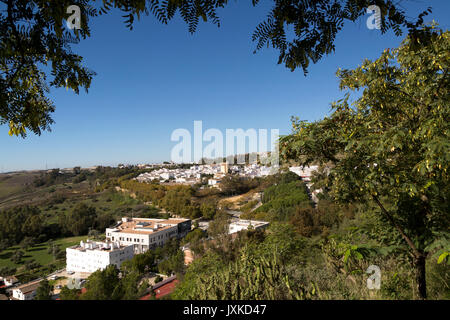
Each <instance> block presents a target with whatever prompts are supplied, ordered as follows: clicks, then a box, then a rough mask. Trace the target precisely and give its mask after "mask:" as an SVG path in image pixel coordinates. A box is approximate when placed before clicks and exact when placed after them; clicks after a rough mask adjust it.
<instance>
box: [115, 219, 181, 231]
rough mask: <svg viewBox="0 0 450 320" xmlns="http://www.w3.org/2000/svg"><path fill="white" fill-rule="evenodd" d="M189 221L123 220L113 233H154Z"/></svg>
mask: <svg viewBox="0 0 450 320" xmlns="http://www.w3.org/2000/svg"><path fill="white" fill-rule="evenodd" d="M188 220H189V219H173V218H170V219H146V218H132V219H130V218H127V217H124V218H122V221H120V222H119V223H118V224H117V225H116V226H115V227H114V228H112V230H111V231H112V232H123V233H136V234H138V233H141V234H142V233H145V234H149V233H153V232H159V231H161V230H166V229H169V228H171V227H174V226H176V225H178V224H179V223H182V222H185V221H188Z"/></svg>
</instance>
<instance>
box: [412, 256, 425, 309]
mask: <svg viewBox="0 0 450 320" xmlns="http://www.w3.org/2000/svg"><path fill="white" fill-rule="evenodd" d="M425 263H426V255H425V254H423V253H421V254H420V255H419V256H416V257H415V258H414V267H415V269H416V270H415V271H416V285H417V292H418V295H419V299H422V300H423V299H426V298H427V281H426V277H425V275H426V272H425Z"/></svg>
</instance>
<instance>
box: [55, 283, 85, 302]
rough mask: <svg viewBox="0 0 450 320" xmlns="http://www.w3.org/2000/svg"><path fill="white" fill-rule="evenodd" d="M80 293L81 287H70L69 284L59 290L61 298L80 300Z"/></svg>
mask: <svg viewBox="0 0 450 320" xmlns="http://www.w3.org/2000/svg"><path fill="white" fill-rule="evenodd" d="M80 293H81V290H80V289H69V288H68V287H67V286H64V287H62V288H61V291H60V292H59V298H60V299H61V300H78V299H79V296H80Z"/></svg>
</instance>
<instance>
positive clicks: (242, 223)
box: [228, 219, 269, 234]
mask: <svg viewBox="0 0 450 320" xmlns="http://www.w3.org/2000/svg"><path fill="white" fill-rule="evenodd" d="M268 225H269V222H266V221H256V220H241V219H239V220H235V221H232V222H231V223H230V225H229V229H228V234H232V233H236V232H239V231H242V230H249V229H253V230H256V229H261V228H266V227H267V226H268Z"/></svg>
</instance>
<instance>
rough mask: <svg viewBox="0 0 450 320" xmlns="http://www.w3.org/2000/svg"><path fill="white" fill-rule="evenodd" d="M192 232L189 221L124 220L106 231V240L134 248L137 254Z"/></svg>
mask: <svg viewBox="0 0 450 320" xmlns="http://www.w3.org/2000/svg"><path fill="white" fill-rule="evenodd" d="M190 230H191V220H189V219H173V218H171V219H146V218H127V217H124V218H122V220H121V221H119V222H118V223H117V224H116V225H115V226H114V227H113V228H107V229H106V239H108V240H109V241H113V242H115V241H118V242H119V243H120V244H121V245H124V246H131V245H132V246H133V247H134V252H135V253H136V254H139V253H143V252H146V251H147V250H149V249H154V248H156V247H158V246H159V247H161V246H163V245H164V244H165V243H166V242H167V241H168V240H170V239H171V238H178V239H181V238H183V237H185V236H186V234H187V233H188V232H189V231H190Z"/></svg>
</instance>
